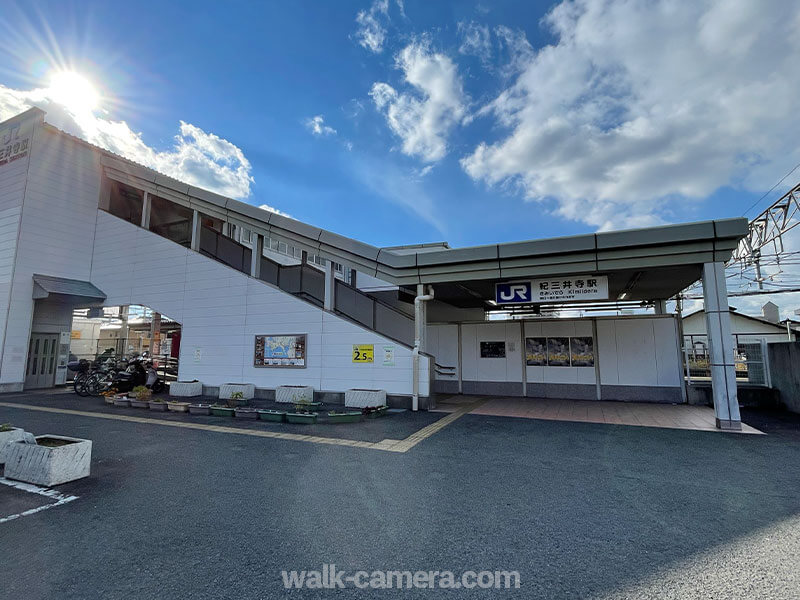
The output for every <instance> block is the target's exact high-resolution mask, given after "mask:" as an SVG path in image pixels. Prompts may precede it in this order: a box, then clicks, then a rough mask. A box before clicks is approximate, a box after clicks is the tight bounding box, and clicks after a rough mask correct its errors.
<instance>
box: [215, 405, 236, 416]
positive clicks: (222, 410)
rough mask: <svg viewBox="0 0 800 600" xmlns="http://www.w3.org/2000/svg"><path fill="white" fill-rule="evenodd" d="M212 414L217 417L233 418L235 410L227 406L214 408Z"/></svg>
mask: <svg viewBox="0 0 800 600" xmlns="http://www.w3.org/2000/svg"><path fill="white" fill-rule="evenodd" d="M211 414H212V415H214V416H215V417H232V416H233V409H232V408H229V407H227V406H212V407H211Z"/></svg>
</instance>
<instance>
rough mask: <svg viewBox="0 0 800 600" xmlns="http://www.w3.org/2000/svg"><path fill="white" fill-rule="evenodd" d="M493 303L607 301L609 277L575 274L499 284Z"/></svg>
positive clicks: (496, 285) (496, 287) (496, 286)
mask: <svg viewBox="0 0 800 600" xmlns="http://www.w3.org/2000/svg"><path fill="white" fill-rule="evenodd" d="M494 300H495V302H496V303H497V304H536V303H542V302H573V301H576V300H608V277H607V276H606V275H578V276H570V277H548V278H547V279H530V280H526V281H512V282H507V283H498V284H495V298H494Z"/></svg>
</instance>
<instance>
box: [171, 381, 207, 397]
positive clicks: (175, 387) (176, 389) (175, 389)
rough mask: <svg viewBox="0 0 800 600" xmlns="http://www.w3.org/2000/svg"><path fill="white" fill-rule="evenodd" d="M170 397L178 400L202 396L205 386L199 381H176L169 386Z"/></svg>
mask: <svg viewBox="0 0 800 600" xmlns="http://www.w3.org/2000/svg"><path fill="white" fill-rule="evenodd" d="M169 395H170V396H176V397H178V398H191V397H193V396H202V395H203V384H202V383H200V382H199V381H174V382H172V383H170V384H169Z"/></svg>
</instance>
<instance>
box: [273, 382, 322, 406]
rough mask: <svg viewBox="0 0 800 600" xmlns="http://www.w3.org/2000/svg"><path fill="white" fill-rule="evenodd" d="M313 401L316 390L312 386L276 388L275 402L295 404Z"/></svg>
mask: <svg viewBox="0 0 800 600" xmlns="http://www.w3.org/2000/svg"><path fill="white" fill-rule="evenodd" d="M313 401H314V388H313V387H312V386H310V385H279V386H278V387H276V388H275V402H285V403H288V404H294V403H296V402H313Z"/></svg>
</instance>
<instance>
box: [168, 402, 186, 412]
mask: <svg viewBox="0 0 800 600" xmlns="http://www.w3.org/2000/svg"><path fill="white" fill-rule="evenodd" d="M167 409H169V410H170V411H172V412H188V411H189V403H188V402H181V401H179V400H167Z"/></svg>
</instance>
